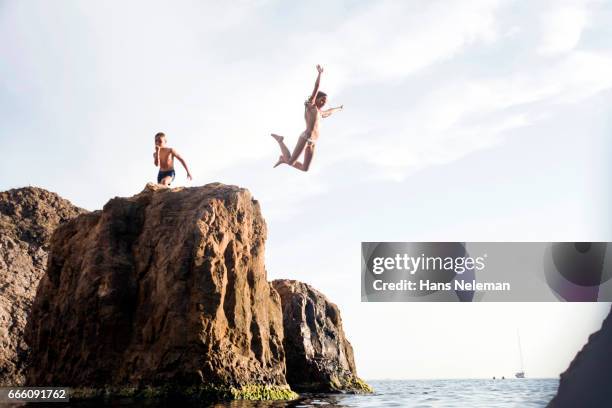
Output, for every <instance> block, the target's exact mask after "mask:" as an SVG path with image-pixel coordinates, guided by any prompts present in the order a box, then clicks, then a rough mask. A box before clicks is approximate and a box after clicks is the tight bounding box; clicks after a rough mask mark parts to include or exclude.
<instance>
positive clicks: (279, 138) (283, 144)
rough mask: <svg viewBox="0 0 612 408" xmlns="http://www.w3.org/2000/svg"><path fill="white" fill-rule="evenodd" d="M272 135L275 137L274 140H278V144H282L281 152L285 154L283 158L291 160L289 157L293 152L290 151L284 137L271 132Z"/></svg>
mask: <svg viewBox="0 0 612 408" xmlns="http://www.w3.org/2000/svg"><path fill="white" fill-rule="evenodd" d="M271 135H272V137H273V138H274V140H276V141H277V142H278V145H279V146H280V149H281V153H282V154H283V158H284V159H285V160H289V157H291V152H290V151H289V148H288V147H287V145H286V144H285V142H283V139H284V137H283V136H280V135H277V134H275V133H271Z"/></svg>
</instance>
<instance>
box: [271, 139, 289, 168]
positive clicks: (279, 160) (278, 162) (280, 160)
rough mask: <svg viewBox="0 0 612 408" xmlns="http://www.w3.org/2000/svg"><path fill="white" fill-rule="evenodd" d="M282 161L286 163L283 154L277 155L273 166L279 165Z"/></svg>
mask: <svg viewBox="0 0 612 408" xmlns="http://www.w3.org/2000/svg"><path fill="white" fill-rule="evenodd" d="M281 137H282V136H281ZM283 163H286V161H285V158H284V157H283V156H278V161H277V162H276V164H275V165H274V167H273V168H276V167H278V166H280V165H281V164H283Z"/></svg>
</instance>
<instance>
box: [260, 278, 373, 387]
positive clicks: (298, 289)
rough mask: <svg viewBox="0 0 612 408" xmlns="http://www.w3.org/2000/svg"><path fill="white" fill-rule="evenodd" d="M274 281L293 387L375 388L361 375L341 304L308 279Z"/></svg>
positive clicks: (289, 376)
mask: <svg viewBox="0 0 612 408" xmlns="http://www.w3.org/2000/svg"><path fill="white" fill-rule="evenodd" d="M272 284H273V286H274V288H275V289H276V291H277V292H278V293H279V294H280V296H281V303H282V307H283V324H284V329H285V340H284V345H285V352H286V355H287V382H288V383H289V384H290V385H291V387H292V388H293V389H294V390H297V391H306V392H307V391H318V392H321V391H322V392H354V393H367V392H372V389H371V388H370V386H369V385H367V384H366V383H365V382H363V381H362V380H361V379H359V377H357V369H356V368H355V361H354V358H353V348H352V347H351V344H350V343H349V342H348V340H347V339H346V336H345V335H344V331H343V329H342V319H341V318H340V311H339V310H338V307H337V306H336V305H335V304H333V303H331V302H330V301H329V300H328V299H327V298H326V297H325V295H323V294H322V293H321V292H319V291H317V290H315V289H314V288H313V287H312V286H310V285H307V284H305V283H302V282H298V281H295V280H286V279H279V280H275V281H273V282H272Z"/></svg>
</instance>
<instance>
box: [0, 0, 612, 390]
mask: <svg viewBox="0 0 612 408" xmlns="http://www.w3.org/2000/svg"><path fill="white" fill-rule="evenodd" d="M227 3H229V2H227ZM231 4H232V5H228V4H226V3H224V2H212V1H211V2H202V1H173V2H170V1H167V2H161V1H146V2H145V1H129V2H123V1H121V2H120V1H105V2H95V3H94V2H82V1H54V2H49V1H2V0H0V146H1V147H2V153H3V154H2V159H1V160H0V175H1V176H0V189H2V190H4V189H7V188H12V187H19V186H24V185H36V186H41V187H44V188H47V189H49V190H52V191H55V192H58V193H59V194H61V195H62V196H64V197H66V198H68V199H70V200H71V201H73V202H74V203H75V204H77V205H80V206H82V207H85V208H88V209H97V208H101V206H102V205H103V204H104V203H105V202H106V201H107V200H108V199H109V198H111V197H113V196H130V195H132V194H135V193H137V192H139V191H140V190H142V188H143V187H144V185H145V183H146V182H148V181H154V180H155V177H156V174H157V170H156V169H155V167H154V166H153V164H152V153H153V135H154V134H155V133H156V132H158V131H164V132H166V134H167V135H168V141H169V143H170V145H171V146H173V147H175V148H176V149H177V150H178V151H179V152H181V153H182V154H183V156H184V157H185V158H186V160H187V162H188V163H189V164H190V166H191V167H192V173H193V174H194V178H195V179H194V181H193V183H187V182H186V179H185V173H184V171H183V170H182V168H180V167H179V168H178V169H177V184H178V185H190V184H191V185H201V184H206V183H208V182H213V181H220V182H224V183H231V184H238V185H241V186H244V187H247V188H249V190H250V191H251V192H252V193H253V195H254V196H255V197H256V198H257V199H258V200H259V201H260V203H261V205H262V209H263V212H264V215H265V217H266V220H267V222H268V226H269V236H268V243H267V253H266V258H267V268H268V274H269V277H270V278H278V277H287V278H296V279H300V280H303V281H306V282H308V283H311V284H312V285H314V286H315V287H316V288H318V289H320V290H321V291H323V292H324V293H326V294H327V295H328V296H329V297H330V298H331V299H332V300H333V301H335V302H336V303H338V305H339V306H340V308H341V311H342V316H343V319H344V325H345V330H346V332H347V334H348V336H349V340H350V341H351V342H352V344H353V346H354V348H355V353H356V358H357V364H358V369H359V372H360V374H361V375H362V376H363V377H365V378H432V377H433V378H436V377H443V378H450V377H489V376H493V375H497V376H501V375H506V376H509V375H512V373H513V372H514V371H516V370H517V369H518V351H517V346H516V329H517V328H519V329H520V331H521V336H522V341H523V348H524V354H525V365H526V370H527V375H528V376H532V377H536V376H548V377H552V376H557V375H558V373H559V372H560V371H563V370H564V369H565V368H566V367H567V365H568V363H569V361H570V360H571V358H572V357H573V355H574V354H575V352H576V351H577V350H578V349H579V348H580V347H581V345H582V344H583V343H584V342H585V341H586V338H587V336H588V334H589V333H590V332H592V331H593V330H595V329H596V328H597V327H598V326H599V325H600V323H601V320H602V318H603V316H604V315H605V313H606V312H607V310H608V308H609V305H608V304H561V303H559V304H529V303H523V304H520V303H502V304H492V303H482V304H400V303H393V304H391V303H389V304H373V303H361V302H360V291H359V289H360V283H359V279H360V270H359V268H360V253H359V251H360V242H361V241H428V240H431V241H580V240H585V241H597V240H600V241H612V223H611V221H612V220H611V217H610V211H609V208H610V206H611V205H612V200H611V199H610V197H611V195H610V191H611V189H610V185H611V183H610V181H611V180H610V176H609V175H610V172H611V170H612V168H611V167H612V166H611V161H610V159H609V158H610V153H612V144H611V142H610V131H611V130H612V126H611V123H610V120H609V119H608V118H609V112H610V108H609V107H610V105H611V102H612V45H611V43H610V38H612V25H610V24H609V22H610V21H612V5H610V3H607V4H606V3H605V2H603V1H538V2H530V1H520V2H519V1H469V2H458V1H411V2H408V1H394V2H386V1H378V2H373V1H372V2H370V1H344V2H342V1H336V2H324V1H318V2H317V1H312V2H307V3H306V2H300V3H298V2H282V1H266V0H261V1H234V2H231ZM317 63H321V64H323V65H324V67H325V73H324V76H323V80H322V89H323V90H324V91H326V92H328V94H329V95H330V96H329V103H330V105H332V106H335V105H338V104H344V106H345V111H343V112H340V113H338V114H336V115H334V116H333V117H332V118H329V119H326V120H325V121H324V123H323V124H322V136H321V139H320V141H319V143H318V144H317V152H316V156H315V158H314V161H313V164H312V167H311V171H310V172H308V173H302V172H299V171H296V170H295V169H291V168H288V167H286V166H283V167H280V168H278V169H272V168H271V167H272V164H273V163H274V162H275V161H276V159H277V157H278V154H279V152H278V148H277V146H276V144H275V142H274V141H273V139H271V138H270V136H269V133H270V132H276V133H280V134H283V135H286V136H287V140H288V142H289V143H294V142H295V140H296V139H297V136H298V135H299V133H300V132H301V131H302V130H303V127H304V123H303V104H302V103H303V101H304V99H305V98H306V97H307V96H308V94H309V93H310V91H311V89H312V83H313V81H314V78H315V74H316V71H315V65H316V64H317ZM177 165H178V164H177Z"/></svg>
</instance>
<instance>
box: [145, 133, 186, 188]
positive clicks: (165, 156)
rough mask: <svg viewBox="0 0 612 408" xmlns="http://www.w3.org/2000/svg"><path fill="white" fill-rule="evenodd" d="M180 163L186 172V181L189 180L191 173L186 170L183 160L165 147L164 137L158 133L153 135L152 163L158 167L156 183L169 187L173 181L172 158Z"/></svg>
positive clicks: (172, 150)
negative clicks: (153, 151)
mask: <svg viewBox="0 0 612 408" xmlns="http://www.w3.org/2000/svg"><path fill="white" fill-rule="evenodd" d="M175 157H176V158H177V159H178V161H180V162H181V164H182V165H183V167H184V168H185V170H186V171H187V179H189V180H191V173H190V172H189V168H187V163H185V160H183V158H182V157H181V156H180V155H179V154H178V153H177V151H176V150H174V149H173V148H171V147H168V146H166V135H165V134H163V133H162V132H159V133H157V134H156V135H155V153H153V163H154V164H155V166H158V167H159V173H158V174H157V183H158V184H161V185H163V186H170V183H172V182H173V181H174V176H175V175H176V173H175V172H174V158H175Z"/></svg>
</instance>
